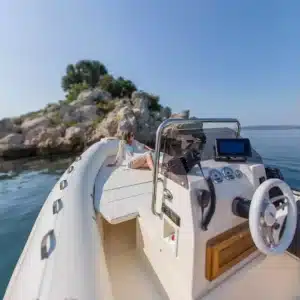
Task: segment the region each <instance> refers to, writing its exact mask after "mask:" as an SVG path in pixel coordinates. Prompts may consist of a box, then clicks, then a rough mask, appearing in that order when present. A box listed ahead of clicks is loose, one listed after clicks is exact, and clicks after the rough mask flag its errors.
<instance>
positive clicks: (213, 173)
mask: <svg viewBox="0 0 300 300" xmlns="http://www.w3.org/2000/svg"><path fill="white" fill-rule="evenodd" d="M209 177H210V178H211V180H212V181H213V182H214V183H221V182H222V181H223V176H222V173H221V172H220V171H218V170H217V169H211V170H210V172H209Z"/></svg>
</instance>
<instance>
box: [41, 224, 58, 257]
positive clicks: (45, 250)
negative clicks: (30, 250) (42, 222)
mask: <svg viewBox="0 0 300 300" xmlns="http://www.w3.org/2000/svg"><path fill="white" fill-rule="evenodd" d="M55 246H56V239H55V234H54V229H51V230H49V231H48V232H47V233H46V234H45V235H44V237H43V239H42V243H41V259H42V260H43V259H46V258H48V257H49V256H50V255H51V253H52V252H53V251H54V249H55Z"/></svg>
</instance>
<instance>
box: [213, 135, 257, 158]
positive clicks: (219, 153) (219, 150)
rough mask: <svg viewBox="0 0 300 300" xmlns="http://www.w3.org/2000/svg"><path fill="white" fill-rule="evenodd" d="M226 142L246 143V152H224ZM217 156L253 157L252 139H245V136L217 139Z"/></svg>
mask: <svg viewBox="0 0 300 300" xmlns="http://www.w3.org/2000/svg"><path fill="white" fill-rule="evenodd" d="M226 142H230V143H232V142H236V143H241V144H243V145H244V152H243V153H240V152H239V153H238V152H234V151H232V152H230V153H227V152H226V153H224V152H222V145H221V144H222V143H226ZM216 156H217V157H243V158H246V157H251V156H252V152H251V145H250V140H249V139H245V138H237V139H216Z"/></svg>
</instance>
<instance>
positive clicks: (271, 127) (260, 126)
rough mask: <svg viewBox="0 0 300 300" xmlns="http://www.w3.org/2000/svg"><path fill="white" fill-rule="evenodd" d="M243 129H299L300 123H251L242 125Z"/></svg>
mask: <svg viewBox="0 0 300 300" xmlns="http://www.w3.org/2000/svg"><path fill="white" fill-rule="evenodd" d="M242 129H243V130H289V129H300V125H252V126H243V127H242Z"/></svg>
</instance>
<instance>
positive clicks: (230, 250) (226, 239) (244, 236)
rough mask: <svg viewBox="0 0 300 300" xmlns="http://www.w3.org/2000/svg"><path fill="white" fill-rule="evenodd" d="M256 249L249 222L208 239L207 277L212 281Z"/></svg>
mask: <svg viewBox="0 0 300 300" xmlns="http://www.w3.org/2000/svg"><path fill="white" fill-rule="evenodd" d="M255 250H256V247H255V244H254V242H253V240H252V237H251V233H250V230H249V225H248V222H244V223H242V224H240V225H238V226H236V227H234V228H231V229H229V230H227V231H225V232H223V233H221V234H219V235H217V236H216V237H214V238H212V239H210V240H208V241H207V244H206V267H205V277H206V279H207V280H209V281H212V280H214V279H216V278H217V277H219V276H220V275H221V274H223V273H224V272H226V271H227V270H229V269H230V268H232V267H233V266H235V265H236V264H238V263H239V262H240V261H242V260H243V259H245V258H246V257H248V256H249V255H250V254H251V253H253V252H254V251H255Z"/></svg>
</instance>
